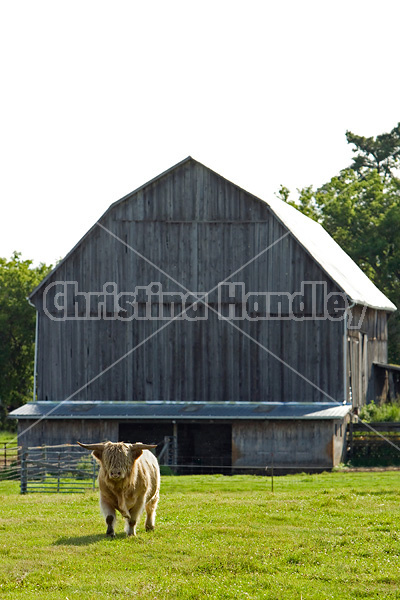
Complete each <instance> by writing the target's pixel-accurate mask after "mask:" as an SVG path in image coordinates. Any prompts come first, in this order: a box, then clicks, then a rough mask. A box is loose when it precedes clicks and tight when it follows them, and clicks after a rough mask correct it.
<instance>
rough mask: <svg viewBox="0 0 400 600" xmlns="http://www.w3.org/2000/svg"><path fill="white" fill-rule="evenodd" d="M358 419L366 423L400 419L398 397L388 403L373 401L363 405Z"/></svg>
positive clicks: (399, 400) (399, 401) (399, 399)
mask: <svg viewBox="0 0 400 600" xmlns="http://www.w3.org/2000/svg"><path fill="white" fill-rule="evenodd" d="M360 419H361V420H362V421H365V422H366V423H381V422H394V421H400V398H397V399H396V400H395V401H394V402H390V403H388V404H375V402H374V401H372V402H370V403H369V404H367V405H366V406H363V407H362V409H361V411H360Z"/></svg>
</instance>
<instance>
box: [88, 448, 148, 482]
mask: <svg viewBox="0 0 400 600" xmlns="http://www.w3.org/2000/svg"><path fill="white" fill-rule="evenodd" d="M78 444H79V445H80V446H82V447H83V448H87V450H93V456H94V457H95V458H96V459H97V460H98V461H99V462H100V463H101V465H102V466H103V468H104V471H105V472H106V475H107V477H109V479H111V480H113V481H121V480H123V479H125V478H126V477H128V476H129V475H130V473H131V471H132V467H133V463H134V462H135V460H136V459H137V458H139V456H140V455H141V454H142V452H143V450H149V449H150V448H156V446H155V445H153V444H141V443H140V442H137V443H136V444H125V443H124V442H117V443H113V442H105V443H103V444H81V443H80V442H78Z"/></svg>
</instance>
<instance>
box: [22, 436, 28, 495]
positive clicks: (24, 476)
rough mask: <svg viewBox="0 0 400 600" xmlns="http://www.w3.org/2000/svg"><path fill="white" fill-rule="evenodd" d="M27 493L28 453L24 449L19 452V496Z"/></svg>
mask: <svg viewBox="0 0 400 600" xmlns="http://www.w3.org/2000/svg"><path fill="white" fill-rule="evenodd" d="M27 491H28V452H27V451H26V449H25V447H24V446H23V447H22V450H21V494H26V493H27Z"/></svg>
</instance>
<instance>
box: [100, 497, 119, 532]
mask: <svg viewBox="0 0 400 600" xmlns="http://www.w3.org/2000/svg"><path fill="white" fill-rule="evenodd" d="M100 509H101V512H102V513H103V515H104V517H105V519H106V523H107V531H106V535H108V536H110V537H115V531H114V526H115V522H116V520H117V517H116V516H115V509H114V508H113V507H112V506H110V504H108V502H106V501H105V500H103V499H102V498H100Z"/></svg>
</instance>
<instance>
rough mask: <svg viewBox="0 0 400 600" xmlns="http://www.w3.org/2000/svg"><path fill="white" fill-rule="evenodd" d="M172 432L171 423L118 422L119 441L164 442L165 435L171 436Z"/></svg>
mask: <svg viewBox="0 0 400 600" xmlns="http://www.w3.org/2000/svg"><path fill="white" fill-rule="evenodd" d="M173 433H174V426H173V425H172V423H154V422H152V423H140V422H138V421H136V422H135V423H120V424H119V437H118V439H119V441H120V442H130V443H131V444H134V443H135V442H142V443H143V444H161V446H160V448H161V447H162V445H163V443H164V438H165V436H166V435H168V436H171V435H173Z"/></svg>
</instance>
